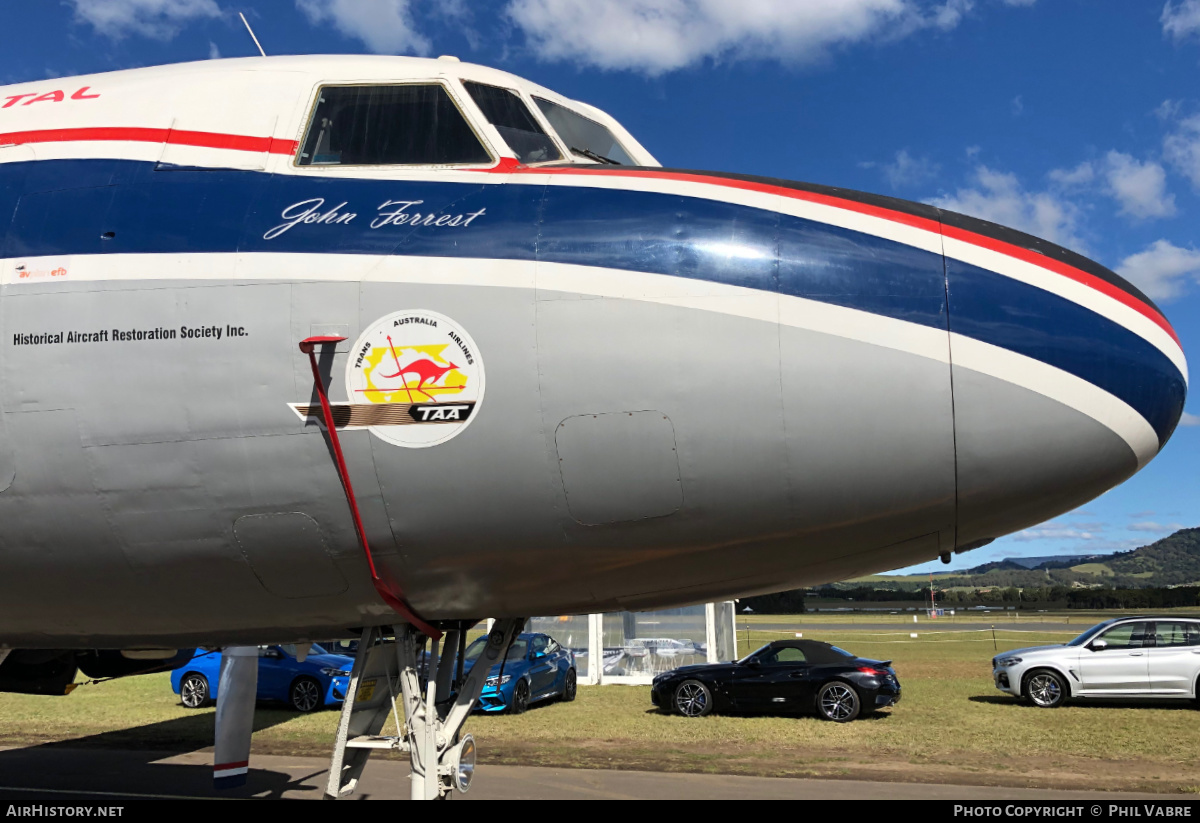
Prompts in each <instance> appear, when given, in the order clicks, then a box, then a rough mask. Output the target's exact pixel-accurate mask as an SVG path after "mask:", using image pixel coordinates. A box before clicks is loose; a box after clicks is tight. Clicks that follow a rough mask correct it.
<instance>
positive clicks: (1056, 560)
mask: <svg viewBox="0 0 1200 823" xmlns="http://www.w3.org/2000/svg"><path fill="white" fill-rule="evenodd" d="M1111 556H1112V555H1110V554H1055V555H1050V556H1048V557H1006V558H1004V560H1005V561H1006V562H1011V563H1015V564H1017V565H1018V566H1021V567H1022V568H1025V569H1068V568H1070V567H1071V566H1075V565H1078V564H1080V563H1095V562H1096V561H1103V559H1104V558H1106V557H1111Z"/></svg>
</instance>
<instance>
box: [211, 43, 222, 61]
mask: <svg viewBox="0 0 1200 823" xmlns="http://www.w3.org/2000/svg"><path fill="white" fill-rule="evenodd" d="M208 59H209V60H220V59H221V50H220V49H219V48H217V44H216V43H214V42H213V41H211V40H209V41H208Z"/></svg>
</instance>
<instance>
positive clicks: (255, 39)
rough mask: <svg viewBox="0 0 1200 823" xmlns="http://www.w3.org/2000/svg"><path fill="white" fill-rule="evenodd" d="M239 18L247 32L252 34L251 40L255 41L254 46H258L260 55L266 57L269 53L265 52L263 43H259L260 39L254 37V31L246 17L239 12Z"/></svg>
mask: <svg viewBox="0 0 1200 823" xmlns="http://www.w3.org/2000/svg"><path fill="white" fill-rule="evenodd" d="M238 17H240V18H242V23H243V25H245V26H246V31H248V32H250V39H252V40H253V41H254V45H256V46H258V53H259V54H261V55H262V56H263V57H266V56H267V53H266V52H265V51H263V47H262V43H260V42H258V38H257V37H255V36H254V29H252V28H250V23H249V22H248V21H247V20H246V15H244V14H242V13H241V12H240V11H239V12H238Z"/></svg>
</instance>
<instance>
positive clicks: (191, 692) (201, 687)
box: [179, 672, 208, 709]
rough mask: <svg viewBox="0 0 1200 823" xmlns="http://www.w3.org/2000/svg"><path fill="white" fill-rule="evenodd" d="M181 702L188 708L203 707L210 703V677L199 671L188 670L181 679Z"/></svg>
mask: <svg viewBox="0 0 1200 823" xmlns="http://www.w3.org/2000/svg"><path fill="white" fill-rule="evenodd" d="M179 702H180V703H182V704H183V705H184V708H188V709H203V708H204V707H205V706H207V705H208V678H207V677H205V676H204V675H202V674H200V673H199V672H188V673H187V674H185V675H184V676H183V679H182V680H180V681H179Z"/></svg>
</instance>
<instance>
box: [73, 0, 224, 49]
mask: <svg viewBox="0 0 1200 823" xmlns="http://www.w3.org/2000/svg"><path fill="white" fill-rule="evenodd" d="M67 2H68V3H70V5H71V6H72V7H73V8H74V9H75V19H76V20H77V21H79V22H82V23H88V24H89V25H91V26H92V28H94V29H95V30H96V31H97V32H99V33H100V34H103V35H105V36H107V37H111V38H113V39H114V40H117V39H120V38H122V37H124V36H126V35H128V34H140V35H142V36H143V37H150V38H152V39H154V40H170V39H171V38H172V37H174V36H175V35H177V34H179V30H180V29H182V28H183V27H184V26H185V25H187V24H188V23H191V22H194V21H196V20H209V19H212V18H214V17H220V16H221V8H220V6H218V5H217V4H216V2H215V0H67Z"/></svg>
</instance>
